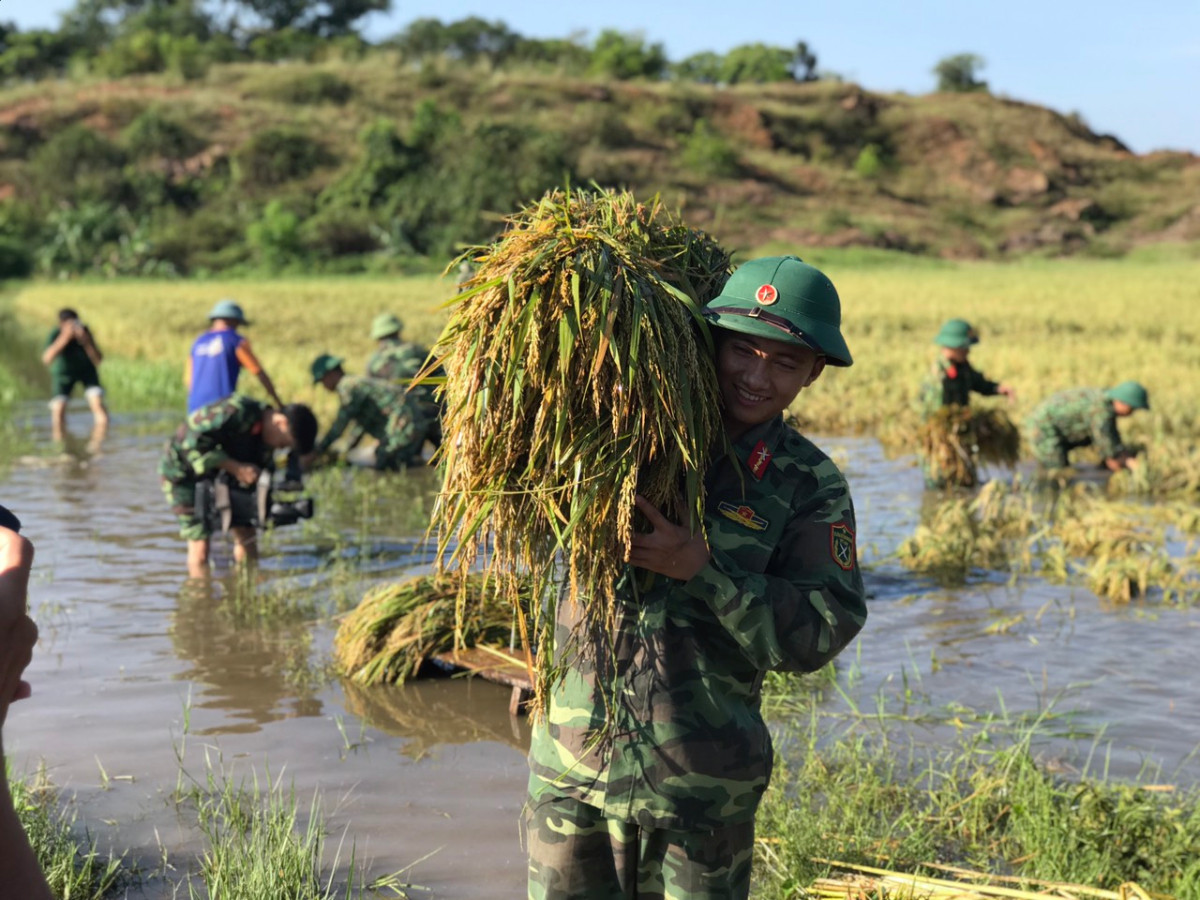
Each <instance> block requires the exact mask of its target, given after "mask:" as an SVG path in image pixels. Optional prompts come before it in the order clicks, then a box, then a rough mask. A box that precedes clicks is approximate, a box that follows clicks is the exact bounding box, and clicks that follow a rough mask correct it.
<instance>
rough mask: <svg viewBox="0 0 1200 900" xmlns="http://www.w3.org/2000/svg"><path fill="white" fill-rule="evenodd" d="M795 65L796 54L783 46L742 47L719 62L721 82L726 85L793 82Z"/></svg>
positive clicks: (751, 45)
mask: <svg viewBox="0 0 1200 900" xmlns="http://www.w3.org/2000/svg"><path fill="white" fill-rule="evenodd" d="M794 63H795V53H794V52H793V51H791V50H788V49H787V48H786V47H770V46H768V45H766V44H742V45H741V46H740V47H734V48H733V49H732V50H730V51H729V52H728V53H726V54H725V59H724V60H723V61H722V63H721V81H723V82H725V83H726V84H743V83H752V84H767V83H770V82H774V81H792V80H793V75H792V66H793V64H794Z"/></svg>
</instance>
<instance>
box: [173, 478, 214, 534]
mask: <svg viewBox="0 0 1200 900" xmlns="http://www.w3.org/2000/svg"><path fill="white" fill-rule="evenodd" d="M162 490H163V495H164V496H165V497H166V498H167V504H168V505H169V506H170V507H171V512H173V513H175V515H176V516H178V517H179V536H180V537H181V538H183V539H184V540H187V541H203V540H205V539H206V538H208V536H209V531H208V527H207V526H206V525H205V524H204V520H203V519H201V518H200V517H199V516H197V515H196V482H194V481H168V480H167V479H166V478H163V479H162Z"/></svg>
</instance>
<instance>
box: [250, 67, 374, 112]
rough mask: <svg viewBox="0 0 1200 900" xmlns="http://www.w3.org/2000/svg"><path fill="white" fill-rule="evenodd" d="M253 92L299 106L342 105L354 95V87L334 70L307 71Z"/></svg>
mask: <svg viewBox="0 0 1200 900" xmlns="http://www.w3.org/2000/svg"><path fill="white" fill-rule="evenodd" d="M251 94H252V95H256V96H259V97H264V98H266V99H269V100H278V101H279V102H281V103H294V104H296V105H298V106H299V105H312V104H317V103H334V104H337V105H338V106H341V105H342V104H343V103H345V102H346V101H347V100H349V99H350V98H351V97H353V96H354V87H353V86H352V85H351V84H350V83H349V82H347V81H345V80H343V79H341V78H339V77H338V76H336V75H334V74H333V73H332V72H305V73H303V74H301V75H294V76H290V77H288V78H284V79H279V80H276V81H274V82H272V83H270V84H267V85H264V86H263V87H261V88H258V89H257V90H254V91H251Z"/></svg>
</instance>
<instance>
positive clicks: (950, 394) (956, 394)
mask: <svg viewBox="0 0 1200 900" xmlns="http://www.w3.org/2000/svg"><path fill="white" fill-rule="evenodd" d="M972 391H974V392H975V393H977V394H982V395H983V396H985V397H992V396H995V395H996V394H997V393H999V391H1000V383H999V382H996V381H989V380H988V379H987V378H984V377H983V373H981V372H978V371H976V370H975V369H974V368H972V366H971V364H970V363H969V362H960V363H955V362H951V361H950V360H948V359H946V358H945V357H944V356H939V357H938V358H937V360H936V361H935V362H934V364H933V371H932V372H931V373H930V376H929V378H928V379H926V381H925V383H924V385H922V388H921V411H922V412H923V413H924V414H925V415H932V414H933V413H935V412H937V411H938V410H939V409H941V408H942V407H943V406H970V405H971V392H972Z"/></svg>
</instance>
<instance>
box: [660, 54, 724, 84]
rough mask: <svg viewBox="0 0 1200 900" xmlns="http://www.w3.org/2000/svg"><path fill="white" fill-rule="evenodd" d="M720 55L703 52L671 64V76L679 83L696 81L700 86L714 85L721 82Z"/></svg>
mask: <svg viewBox="0 0 1200 900" xmlns="http://www.w3.org/2000/svg"><path fill="white" fill-rule="evenodd" d="M722 62H723V60H722V59H721V56H720V54H718V53H713V52H712V51H711V50H705V51H703V52H702V53H693V54H692V55H691V56H689V57H687V58H686V59H683V60H681V61H679V62H677V63H674V64H672V66H671V74H672V75H674V76H675V77H676V78H678V79H679V80H680V81H698V82H700V83H701V84H716V83H717V82H718V81H720V80H721V64H722Z"/></svg>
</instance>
